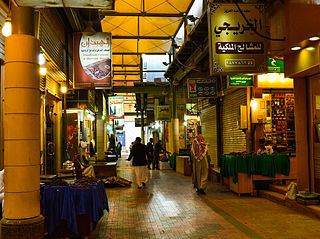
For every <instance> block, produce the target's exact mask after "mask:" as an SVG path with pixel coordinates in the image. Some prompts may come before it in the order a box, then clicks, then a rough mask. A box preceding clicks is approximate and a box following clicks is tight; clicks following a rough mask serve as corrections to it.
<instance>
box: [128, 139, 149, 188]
mask: <svg viewBox="0 0 320 239" xmlns="http://www.w3.org/2000/svg"><path fill="white" fill-rule="evenodd" d="M147 153H148V152H147V146H145V145H144V144H142V143H141V138H140V137H137V138H136V141H135V144H134V145H133V146H132V150H131V152H130V155H129V158H128V161H130V160H131V158H133V160H132V165H133V166H134V170H135V172H136V181H137V184H138V189H141V188H142V186H145V185H146V183H147V181H148V178H147V173H146V165H147V164H148V162H147Z"/></svg>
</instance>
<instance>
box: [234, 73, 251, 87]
mask: <svg viewBox="0 0 320 239" xmlns="http://www.w3.org/2000/svg"><path fill="white" fill-rule="evenodd" d="M252 79H253V77H252V76H251V75H237V76H230V77H229V86H252Z"/></svg>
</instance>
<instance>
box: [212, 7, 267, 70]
mask: <svg viewBox="0 0 320 239" xmlns="http://www.w3.org/2000/svg"><path fill="white" fill-rule="evenodd" d="M239 6H240V10H241V12H240V11H239V9H238V8H237V6H236V5H235V4H224V3H215V2H212V3H211V4H210V7H211V8H210V10H211V11H210V12H211V16H210V17H211V21H210V22H211V26H210V38H211V39H210V45H211V51H210V62H211V72H212V73H229V72H237V73H258V72H266V71H267V56H266V46H267V45H266V40H265V39H264V38H261V37H260V36H259V35H258V34H261V35H266V31H265V12H264V6H263V5H261V4H239ZM242 14H244V16H245V18H244V17H243V16H242ZM257 33H258V34H257Z"/></svg>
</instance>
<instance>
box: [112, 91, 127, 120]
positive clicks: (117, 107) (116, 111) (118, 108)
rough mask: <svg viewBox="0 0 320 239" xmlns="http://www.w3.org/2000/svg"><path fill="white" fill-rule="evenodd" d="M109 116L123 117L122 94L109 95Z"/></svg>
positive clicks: (113, 117) (114, 117)
mask: <svg viewBox="0 0 320 239" xmlns="http://www.w3.org/2000/svg"><path fill="white" fill-rule="evenodd" d="M109 118H110V119H124V101H123V96H111V97H109Z"/></svg>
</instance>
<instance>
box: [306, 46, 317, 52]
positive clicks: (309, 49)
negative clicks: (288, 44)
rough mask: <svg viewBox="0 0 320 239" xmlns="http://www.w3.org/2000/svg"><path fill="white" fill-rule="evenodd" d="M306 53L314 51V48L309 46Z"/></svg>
mask: <svg viewBox="0 0 320 239" xmlns="http://www.w3.org/2000/svg"><path fill="white" fill-rule="evenodd" d="M306 49H307V50H308V51H314V50H315V49H316V48H314V47H313V46H309V47H307V48H306Z"/></svg>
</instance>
